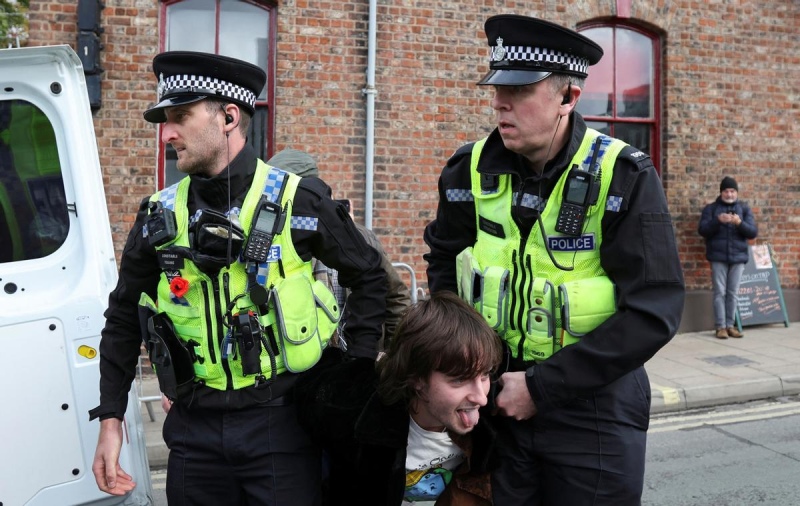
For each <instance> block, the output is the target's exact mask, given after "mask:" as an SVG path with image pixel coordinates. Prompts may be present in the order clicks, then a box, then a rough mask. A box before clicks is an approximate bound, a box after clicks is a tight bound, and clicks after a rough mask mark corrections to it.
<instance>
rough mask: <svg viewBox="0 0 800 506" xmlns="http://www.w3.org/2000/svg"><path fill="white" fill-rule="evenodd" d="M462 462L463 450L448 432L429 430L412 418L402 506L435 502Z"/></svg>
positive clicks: (416, 505)
mask: <svg viewBox="0 0 800 506" xmlns="http://www.w3.org/2000/svg"><path fill="white" fill-rule="evenodd" d="M409 418H410V417H409ZM463 461H464V452H463V451H462V450H461V448H459V447H458V445H456V444H455V443H454V442H453V440H452V439H450V435H449V434H447V432H429V431H427V430H425V429H423V428H421V427H420V426H419V425H417V422H415V421H414V420H413V419H412V418H410V422H409V426H408V448H407V450H406V493H405V496H404V501H403V506H409V505H414V506H422V505H432V504H434V502H435V501H436V499H437V498H438V497H439V496H440V495H441V494H442V492H444V489H445V487H447V485H448V484H450V481H451V480H452V479H453V471H454V470H455V469H456V468H457V467H458V466H459V465H461V463H462V462H463Z"/></svg>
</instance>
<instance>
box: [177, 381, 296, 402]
mask: <svg viewBox="0 0 800 506" xmlns="http://www.w3.org/2000/svg"><path fill="white" fill-rule="evenodd" d="M296 379H297V376H296V375H294V374H281V375H279V376H278V377H276V378H275V381H273V382H272V383H271V384H270V385H269V387H268V388H259V389H256V388H255V387H254V386H249V387H246V388H240V389H238V390H217V389H215V388H211V387H208V386H206V385H204V384H202V383H201V382H197V383H195V388H194V390H193V391H192V393H191V394H190V395H188V396H184V397H181V398H179V399H177V400H176V401H175V402H178V403H180V404H181V405H183V406H186V407H188V408H190V409H208V410H213V411H229V410H241V409H250V408H259V407H276V406H288V405H290V404H292V402H293V401H294V390H293V387H294V383H295V380H296Z"/></svg>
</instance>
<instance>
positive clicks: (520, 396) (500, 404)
mask: <svg viewBox="0 0 800 506" xmlns="http://www.w3.org/2000/svg"><path fill="white" fill-rule="evenodd" d="M498 384H499V386H500V387H501V389H500V393H499V394H497V399H495V404H496V405H497V410H498V411H499V412H500V414H501V415H505V416H511V417H513V418H514V419H515V420H527V419H528V418H532V417H533V416H534V415H535V414H536V405H535V404H534V403H533V399H531V394H530V392H528V385H527V383H526V382H525V372H524V371H520V372H507V373H503V375H502V376H500V379H499V380H498Z"/></svg>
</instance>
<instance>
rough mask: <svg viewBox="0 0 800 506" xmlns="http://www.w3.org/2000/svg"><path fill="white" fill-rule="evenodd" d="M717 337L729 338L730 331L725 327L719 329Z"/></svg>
mask: <svg viewBox="0 0 800 506" xmlns="http://www.w3.org/2000/svg"><path fill="white" fill-rule="evenodd" d="M717 339H728V331H727V330H725V329H717Z"/></svg>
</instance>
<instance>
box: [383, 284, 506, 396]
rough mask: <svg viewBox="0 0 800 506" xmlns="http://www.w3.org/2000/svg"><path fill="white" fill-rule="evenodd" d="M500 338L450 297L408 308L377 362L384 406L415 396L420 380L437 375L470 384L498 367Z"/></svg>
mask: <svg viewBox="0 0 800 506" xmlns="http://www.w3.org/2000/svg"><path fill="white" fill-rule="evenodd" d="M501 358H502V348H501V345H500V339H499V338H498V337H497V335H496V334H495V333H494V331H493V330H492V329H491V328H490V327H489V325H488V324H487V323H486V321H485V320H484V319H483V317H482V316H481V315H480V314H478V312H477V311H475V309H473V308H472V307H470V306H469V305H468V304H467V303H466V302H464V301H463V300H461V299H459V298H458V296H457V295H456V294H454V293H451V292H437V293H434V294H433V295H431V297H430V299H427V300H423V301H420V302H417V303H416V304H414V305H413V306H411V307H410V308H408V309H407V310H406V312H405V314H404V315H403V318H402V319H401V320H400V323H399V325H398V326H397V331H396V333H395V336H394V338H393V339H392V341H391V345H390V347H389V349H388V350H387V352H386V356H385V357H383V358H382V359H381V360H379V361H378V364H377V369H378V375H379V378H380V379H379V382H378V395H380V397H381V399H382V400H383V402H384V403H386V404H394V403H396V402H401V401H402V402H405V404H406V405H408V403H409V402H410V400H411V399H412V397H413V396H414V391H415V390H414V384H415V382H416V380H418V379H424V380H427V379H428V378H429V377H430V375H431V373H432V372H434V371H438V372H441V373H443V374H446V375H448V376H454V377H457V378H463V379H471V378H475V377H477V376H480V375H481V374H486V373H490V372H492V371H494V369H496V368H497V366H498V365H499V364H500V360H501Z"/></svg>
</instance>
